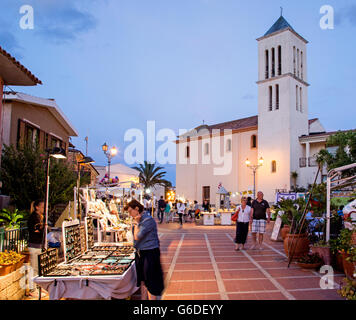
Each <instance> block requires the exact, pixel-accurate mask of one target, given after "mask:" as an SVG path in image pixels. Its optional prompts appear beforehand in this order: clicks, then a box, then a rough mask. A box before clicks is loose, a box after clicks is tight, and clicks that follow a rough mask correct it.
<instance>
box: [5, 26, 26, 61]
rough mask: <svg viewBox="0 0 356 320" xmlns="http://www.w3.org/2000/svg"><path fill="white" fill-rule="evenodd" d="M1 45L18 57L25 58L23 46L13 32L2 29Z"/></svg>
mask: <svg viewBox="0 0 356 320" xmlns="http://www.w3.org/2000/svg"><path fill="white" fill-rule="evenodd" d="M0 45H1V47H2V48H3V49H5V50H6V51H7V52H9V53H10V54H11V55H12V56H14V57H16V58H17V59H21V58H23V55H22V53H21V52H22V50H23V48H22V47H21V46H20V45H19V43H18V41H17V39H16V38H15V36H14V35H13V34H12V33H11V32H9V31H3V30H1V31H0Z"/></svg>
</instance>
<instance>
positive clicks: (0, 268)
mask: <svg viewBox="0 0 356 320" xmlns="http://www.w3.org/2000/svg"><path fill="white" fill-rule="evenodd" d="M12 266H13V265H11V264H10V265H3V264H1V265H0V276H1V277H3V276H6V275H7V274H9V273H11V272H12Z"/></svg>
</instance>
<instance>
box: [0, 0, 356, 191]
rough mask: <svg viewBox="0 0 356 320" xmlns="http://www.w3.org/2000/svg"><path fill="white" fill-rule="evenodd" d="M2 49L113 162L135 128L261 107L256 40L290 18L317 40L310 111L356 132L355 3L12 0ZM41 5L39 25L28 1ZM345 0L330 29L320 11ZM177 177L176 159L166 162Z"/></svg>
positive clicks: (191, 122) (6, 1) (312, 42)
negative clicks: (27, 15)
mask: <svg viewBox="0 0 356 320" xmlns="http://www.w3.org/2000/svg"><path fill="white" fill-rule="evenodd" d="M1 4H2V10H0V21H1V29H0V46H1V47H3V48H4V49H5V50H7V51H8V52H9V53H11V54H12V55H13V56H15V57H16V58H17V59H18V60H19V61H20V62H21V63H22V64H23V65H24V66H25V67H27V68H28V69H30V70H31V72H32V73H34V74H35V75H36V76H37V77H38V78H39V79H40V80H42V82H43V85H40V86H37V87H11V88H12V89H13V90H16V91H21V92H25V93H29V94H32V95H36V96H39V97H43V98H54V99H55V100H56V101H57V104H58V105H59V107H60V108H61V109H62V111H63V112H64V113H65V114H66V116H67V118H68V119H69V120H70V121H71V123H72V124H73V126H74V127H75V128H76V129H77V131H78V132H79V137H76V138H73V139H72V143H73V144H74V145H75V146H76V147H77V148H78V149H81V150H82V151H83V152H85V142H84V138H85V137H86V136H88V137H89V152H88V154H89V155H90V156H91V157H93V158H94V159H95V160H96V164H98V165H105V164H106V163H107V162H106V157H105V156H104V154H103V152H102V150H101V145H102V144H103V143H104V142H106V143H107V144H109V145H110V146H112V145H116V146H117V147H118V148H119V155H118V156H117V157H116V158H114V160H113V163H116V162H120V163H124V159H123V154H124V149H125V146H126V145H127V144H125V143H124V141H123V140H124V134H125V131H126V130H128V129H130V128H139V129H142V130H143V132H144V133H145V130H146V129H145V128H146V121H147V120H155V121H156V128H157V130H159V129H160V128H171V129H173V130H175V131H176V133H177V134H178V129H179V128H185V129H190V128H193V127H196V126H198V125H200V124H202V123H203V120H204V121H205V123H206V124H215V123H219V122H226V121H231V120H236V119H239V118H243V117H248V116H253V115H256V114H257V84H256V81H257V68H258V60H257V41H256V39H257V38H258V37H260V36H262V35H263V34H264V33H265V32H266V31H267V30H268V29H269V28H270V27H271V26H272V25H273V23H274V22H275V21H276V20H277V19H278V18H279V16H280V7H281V6H282V7H283V8H284V11H283V16H284V17H285V19H286V20H287V21H288V22H289V23H290V24H291V26H292V27H293V28H294V30H295V31H297V32H298V33H299V34H300V35H302V36H303V37H304V38H306V39H307V40H308V41H309V45H308V82H309V83H310V84H311V86H310V88H309V117H310V118H314V117H318V118H319V119H320V120H321V122H322V124H323V125H324V126H325V128H326V130H327V131H334V130H339V129H354V128H355V127H356V126H355V107H356V105H355V104H356V103H355V101H356V90H355V89H356V59H355V57H356V42H355V34H356V1H355V0H353V1H351V0H349V1H347V0H337V1H336V0H334V1H331V0H329V1H327V2H326V1H325V0H323V1H319V0H312V1H310V0H309V1H306V0H303V1H291V0H270V1H262V0H259V1H257V0H250V1H242V0H241V1H240V0H2V1H1ZM24 4H28V5H31V6H32V7H33V8H34V29H33V30H22V29H21V28H20V26H19V21H20V18H21V14H20V13H19V9H20V7H21V6H22V5H24ZM326 4H327V5H331V6H333V8H334V9H335V28H334V30H322V29H321V28H320V24H319V21H320V19H321V17H322V15H321V14H320V8H321V7H322V6H323V5H326ZM167 171H168V175H167V178H168V180H170V181H172V183H173V185H175V166H172V165H171V166H167Z"/></svg>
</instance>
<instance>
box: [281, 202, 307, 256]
mask: <svg viewBox="0 0 356 320" xmlns="http://www.w3.org/2000/svg"><path fill="white" fill-rule="evenodd" d="M304 205H305V202H304V200H303V199H298V200H295V201H293V200H290V199H288V200H283V201H282V203H281V202H280V203H279V206H281V207H282V208H283V209H284V213H283V214H282V216H281V218H282V221H283V223H284V225H287V226H289V228H290V229H289V233H288V234H286V236H285V239H284V251H285V253H286V255H287V256H288V257H289V256H290V253H289V251H292V252H293V258H295V259H297V258H300V257H303V256H304V255H306V254H307V253H308V252H309V239H308V234H307V228H308V222H307V220H305V221H304V223H303V225H302V218H303V211H302V210H303V206H304Z"/></svg>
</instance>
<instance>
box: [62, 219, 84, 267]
mask: <svg viewBox="0 0 356 320" xmlns="http://www.w3.org/2000/svg"><path fill="white" fill-rule="evenodd" d="M63 233H64V237H63V238H64V239H63V241H64V257H65V261H70V260H72V259H74V258H76V257H77V256H79V255H80V254H81V252H82V249H81V244H80V227H79V223H78V224H72V225H66V223H65V222H64V223H63Z"/></svg>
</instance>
